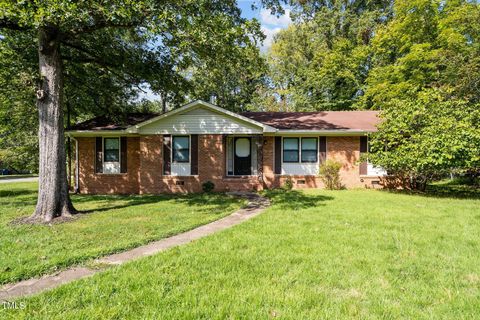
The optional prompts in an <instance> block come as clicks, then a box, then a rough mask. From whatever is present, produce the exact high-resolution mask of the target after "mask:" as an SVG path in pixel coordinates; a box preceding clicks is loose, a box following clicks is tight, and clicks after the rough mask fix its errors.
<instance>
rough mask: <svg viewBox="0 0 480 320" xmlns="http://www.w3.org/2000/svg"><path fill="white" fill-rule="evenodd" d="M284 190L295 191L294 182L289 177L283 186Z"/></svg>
mask: <svg viewBox="0 0 480 320" xmlns="http://www.w3.org/2000/svg"><path fill="white" fill-rule="evenodd" d="M283 188H284V189H285V190H287V191H290V190H292V189H293V181H292V178H291V177H287V180H285V182H284V184H283Z"/></svg>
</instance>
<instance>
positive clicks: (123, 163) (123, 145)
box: [120, 137, 127, 173]
mask: <svg viewBox="0 0 480 320" xmlns="http://www.w3.org/2000/svg"><path fill="white" fill-rule="evenodd" d="M126 172H127V137H121V138H120V173H126Z"/></svg>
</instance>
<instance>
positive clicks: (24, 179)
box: [0, 177, 38, 183]
mask: <svg viewBox="0 0 480 320" xmlns="http://www.w3.org/2000/svg"><path fill="white" fill-rule="evenodd" d="M33 181H38V177H28V178H21V177H18V178H5V179H0V183H10V182H33Z"/></svg>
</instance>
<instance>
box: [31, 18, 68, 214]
mask: <svg viewBox="0 0 480 320" xmlns="http://www.w3.org/2000/svg"><path fill="white" fill-rule="evenodd" d="M59 36H60V34H59V31H58V29H56V28H55V27H48V28H40V30H39V34H38V40H39V47H38V56H39V65H40V76H41V84H40V88H39V90H38V91H37V108H38V116H39V129H38V140H39V147H40V148H39V149H40V168H39V180H38V183H39V190H38V201H37V207H36V209H35V212H34V213H33V215H32V216H31V217H30V219H31V220H35V221H44V222H48V221H51V220H52V219H54V218H56V217H60V216H70V215H71V214H73V213H75V209H74V208H73V205H72V203H71V201H70V197H69V194H68V184H67V173H66V157H65V138H64V129H63V126H64V123H63V108H62V107H63V100H62V99H63V68H62V59H61V56H60V44H59Z"/></svg>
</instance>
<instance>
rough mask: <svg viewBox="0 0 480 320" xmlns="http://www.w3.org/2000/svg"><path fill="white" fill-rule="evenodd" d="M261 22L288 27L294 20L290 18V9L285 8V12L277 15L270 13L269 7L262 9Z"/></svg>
mask: <svg viewBox="0 0 480 320" xmlns="http://www.w3.org/2000/svg"><path fill="white" fill-rule="evenodd" d="M260 22H261V23H262V25H269V26H276V27H281V28H286V27H287V26H288V25H289V24H290V22H292V20H291V19H290V9H285V14H283V15H281V16H280V17H277V16H276V15H273V14H271V13H270V10H268V9H262V10H261V11H260Z"/></svg>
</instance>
